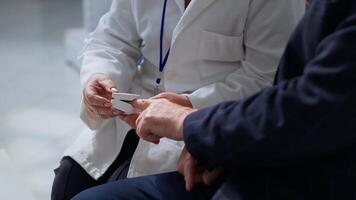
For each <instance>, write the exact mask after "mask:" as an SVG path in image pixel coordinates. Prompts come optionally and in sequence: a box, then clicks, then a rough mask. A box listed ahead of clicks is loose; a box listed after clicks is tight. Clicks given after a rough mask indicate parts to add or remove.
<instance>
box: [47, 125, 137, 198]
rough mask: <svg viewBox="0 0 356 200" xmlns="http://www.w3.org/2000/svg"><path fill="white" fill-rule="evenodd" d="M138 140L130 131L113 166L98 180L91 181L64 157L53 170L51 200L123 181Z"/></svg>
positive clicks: (82, 170) (77, 166) (70, 159)
mask: <svg viewBox="0 0 356 200" xmlns="http://www.w3.org/2000/svg"><path fill="white" fill-rule="evenodd" d="M138 141H139V138H138V137H137V135H136V133H135V131H134V130H131V131H130V132H129V133H128V134H127V136H126V138H125V140H124V143H123V148H122V150H121V152H120V153H119V155H118V156H117V158H116V159H115V161H114V162H113V164H112V165H111V166H110V167H109V169H108V170H107V171H106V172H105V174H104V175H103V176H102V177H100V178H99V179H98V180H95V179H93V178H92V177H91V176H90V175H89V174H87V172H86V171H85V170H84V169H83V168H82V167H81V166H80V165H79V164H78V163H77V162H75V161H74V160H73V159H72V158H70V157H64V158H63V159H62V160H61V163H60V166H59V167H58V168H57V169H55V178H54V182H53V186H52V194H51V199H52V200H69V199H71V198H72V197H74V196H75V195H77V194H78V193H80V192H82V191H84V190H86V189H88V188H92V187H95V186H98V185H102V184H105V183H108V182H112V181H116V180H120V179H125V178H126V177H127V172H128V168H129V165H130V161H131V158H132V155H133V153H134V152H135V150H136V147H137V144H138Z"/></svg>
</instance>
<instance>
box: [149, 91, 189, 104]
mask: <svg viewBox="0 0 356 200" xmlns="http://www.w3.org/2000/svg"><path fill="white" fill-rule="evenodd" d="M151 99H167V100H169V101H170V102H172V103H175V104H178V105H181V106H184V107H189V108H193V106H192V103H191V102H190V100H189V98H188V97H187V96H185V95H182V94H176V93H173V92H163V93H161V94H159V95H156V96H154V97H152V98H151Z"/></svg>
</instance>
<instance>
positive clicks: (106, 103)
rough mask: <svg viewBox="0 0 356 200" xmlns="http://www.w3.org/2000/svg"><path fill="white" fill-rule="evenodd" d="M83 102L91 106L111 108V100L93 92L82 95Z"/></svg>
mask: <svg viewBox="0 0 356 200" xmlns="http://www.w3.org/2000/svg"><path fill="white" fill-rule="evenodd" d="M84 98H85V102H86V103H87V104H89V105H91V106H97V107H104V108H111V106H112V104H111V101H110V100H108V99H107V98H104V97H102V96H99V95H97V94H94V93H87V94H86V95H84Z"/></svg>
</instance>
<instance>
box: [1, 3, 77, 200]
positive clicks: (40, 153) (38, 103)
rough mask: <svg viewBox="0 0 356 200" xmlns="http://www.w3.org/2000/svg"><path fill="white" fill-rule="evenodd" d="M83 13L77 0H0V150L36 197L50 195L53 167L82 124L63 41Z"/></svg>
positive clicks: (43, 198)
mask: <svg viewBox="0 0 356 200" xmlns="http://www.w3.org/2000/svg"><path fill="white" fill-rule="evenodd" d="M81 16H82V15H81V1H78V0H0V92H1V94H0V149H3V150H5V152H6V154H7V156H8V157H9V159H10V160H11V162H12V166H13V170H14V171H16V174H17V176H18V177H19V181H20V182H21V183H19V184H20V185H21V186H19V187H22V188H23V189H24V190H28V191H29V192H30V193H32V195H33V197H34V199H35V200H48V199H50V198H49V195H50V188H51V184H52V179H53V172H52V169H53V168H54V167H56V166H57V164H58V160H59V159H60V156H61V154H62V153H63V151H64V150H65V148H66V147H67V146H68V145H69V144H70V143H71V142H73V141H74V139H75V138H76V137H77V135H78V133H79V132H80V131H81V130H82V128H83V124H82V123H81V122H80V120H79V117H78V112H79V108H78V105H79V102H80V88H79V77H78V70H77V69H75V68H72V67H69V66H67V65H66V62H65V48H64V43H63V36H64V32H65V30H66V29H67V28H70V27H77V26H80V25H81V23H82V22H81V21H82V18H81ZM1 161H4V160H3V159H2V158H1V159H0V169H1ZM0 173H6V172H4V171H1V170H0ZM0 182H1V180H0ZM2 189H3V188H0V194H1V193H2V192H1V190H2ZM19 190H21V189H19ZM3 197H4V196H2V197H1V198H3ZM5 199H11V198H5Z"/></svg>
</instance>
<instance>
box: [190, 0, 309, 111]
mask: <svg viewBox="0 0 356 200" xmlns="http://www.w3.org/2000/svg"><path fill="white" fill-rule="evenodd" d="M304 10H305V4H304V1H303V0H273V1H259V0H254V1H251V3H250V7H249V14H248V17H247V19H246V25H245V30H244V32H243V37H244V50H245V56H244V58H243V60H242V61H241V65H240V66H239V67H238V69H237V70H236V71H234V72H232V73H231V74H229V75H228V76H227V77H226V78H225V80H224V81H222V82H217V83H213V84H210V85H207V86H205V87H202V88H199V89H198V90H196V91H194V92H193V93H191V94H188V95H187V96H188V98H189V100H190V101H191V103H192V105H193V107H194V108H197V109H200V108H204V107H208V106H211V105H214V104H217V103H220V102H222V101H228V100H238V99H241V98H242V97H245V96H249V95H252V94H255V93H256V92H258V91H260V90H261V89H262V88H264V87H266V86H270V85H271V84H272V82H273V79H274V76H275V73H276V69H277V66H278V63H279V60H280V58H281V56H282V53H283V51H284V49H285V46H286V43H287V41H288V38H289V36H290V34H291V32H292V30H293V29H294V27H295V25H296V24H297V23H298V21H299V19H300V18H301V17H302V15H303V14H304Z"/></svg>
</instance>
